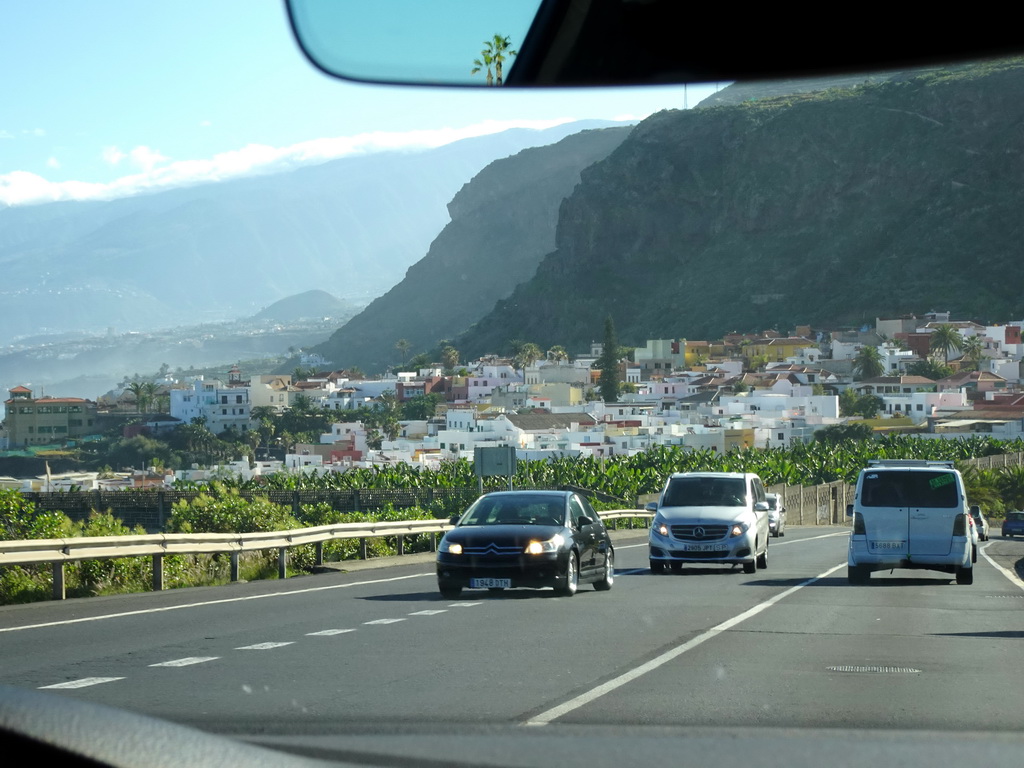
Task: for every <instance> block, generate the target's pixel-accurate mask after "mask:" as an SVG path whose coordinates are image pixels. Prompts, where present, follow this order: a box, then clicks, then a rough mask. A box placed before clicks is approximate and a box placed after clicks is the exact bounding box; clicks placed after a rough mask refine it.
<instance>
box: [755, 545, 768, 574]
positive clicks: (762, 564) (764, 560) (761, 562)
mask: <svg viewBox="0 0 1024 768" xmlns="http://www.w3.org/2000/svg"><path fill="white" fill-rule="evenodd" d="M757 567H758V568H760V569H761V570H764V569H765V568H767V567H768V542H767V541H765V543H764V552H762V553H761V554H760V555H758V556H757Z"/></svg>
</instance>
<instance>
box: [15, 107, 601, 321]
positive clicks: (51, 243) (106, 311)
mask: <svg viewBox="0 0 1024 768" xmlns="http://www.w3.org/2000/svg"><path fill="white" fill-rule="evenodd" d="M600 124H601V125H607V124H608V123H600ZM589 127H594V124H593V123H591V122H581V123H575V124H572V123H570V124H565V125H562V126H558V127H556V128H551V129H547V130H542V131H536V130H527V129H515V130H510V131H505V132H502V133H498V134H493V135H490V136H483V137H479V138H473V139H465V140H463V141H458V142H454V143H452V144H449V145H446V146H443V147H439V148H437V149H432V150H426V151H419V152H381V153H376V154H370V155H363V156H358V157H348V158H343V159H339V160H334V161H330V162H327V163H323V164H322V165H317V166H310V167H303V168H299V169H295V170H292V171H289V172H286V173H277V174H273V175H264V176H255V177H249V178H244V179H236V180H233V181H227V182H220V183H211V184H203V185H198V186H192V187H187V188H180V189H173V190H168V191H163V192H159V193H153V194H146V195H137V196H134V197H127V198H121V199H117V200H111V201H108V202H62V203H51V204H43V205H32V206H23V207H7V208H0V269H2V270H3V275H4V278H3V281H2V284H0V338H3V339H8V340H9V339H12V338H17V337H19V336H25V335H30V334H40V333H59V332H62V331H69V330H71V331H76V332H83V331H84V332H97V331H98V332H106V331H107V329H108V328H112V327H113V328H116V329H117V330H119V331H120V330H126V329H131V330H152V329H159V328H168V327H172V326H176V325H194V324H196V323H199V322H211V321H217V322H219V321H224V320H235V319H237V318H240V317H246V316H249V315H252V314H253V313H255V312H257V311H258V310H259V309H260V308H261V307H265V306H267V305H268V304H270V303H272V302H274V301H277V300H279V299H281V298H284V297H286V296H290V295H294V294H297V293H301V292H303V291H307V290H310V289H313V288H318V289H323V290H326V291H329V292H330V293H332V294H334V295H336V296H339V297H343V298H346V299H349V300H353V301H359V302H361V303H365V302H367V301H369V300H370V299H372V298H373V297H375V296H378V295H380V294H381V293H383V292H384V291H386V290H387V289H389V288H390V287H391V286H393V285H394V284H395V283H396V282H398V281H399V280H400V279H401V278H402V275H403V274H404V273H405V270H406V269H407V268H408V267H409V265H410V264H412V263H414V262H415V261H416V260H417V259H419V258H421V257H422V256H423V254H424V253H426V251H427V248H428V247H429V245H430V241H431V240H433V239H434V238H435V237H436V236H437V233H438V232H440V231H441V229H442V228H443V227H444V225H445V224H447V223H448V213H447V211H446V209H445V205H446V204H447V203H448V202H449V201H450V200H451V199H452V197H453V196H454V195H455V194H456V192H458V190H459V189H460V187H461V186H462V185H463V184H465V183H466V181H467V180H468V179H470V178H471V177H472V176H473V175H474V174H476V173H478V172H479V171H480V169H481V168H483V167H484V166H486V165H487V164H488V163H490V162H492V161H493V160H496V159H498V158H501V157H506V156H508V155H511V154H514V153H515V152H518V151H519V150H521V149H523V148H525V147H532V146H537V145H544V144H550V143H553V142H556V141H558V140H560V139H561V138H563V137H564V136H567V135H569V134H571V133H575V132H577V131H580V130H583V129H584V128H589ZM367 265H372V269H371V268H367Z"/></svg>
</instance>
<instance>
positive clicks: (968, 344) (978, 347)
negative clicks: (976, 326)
mask: <svg viewBox="0 0 1024 768" xmlns="http://www.w3.org/2000/svg"><path fill="white" fill-rule="evenodd" d="M961 351H962V352H963V353H964V360H967V361H968V362H969V363H970V364H971V367H972V368H973V369H974V370H975V371H976V370H978V368H979V366H980V364H981V358H982V356H983V354H984V351H985V343H984V342H983V341H982V340H981V336H968V337H966V338H965V339H964V342H963V346H962V348H961Z"/></svg>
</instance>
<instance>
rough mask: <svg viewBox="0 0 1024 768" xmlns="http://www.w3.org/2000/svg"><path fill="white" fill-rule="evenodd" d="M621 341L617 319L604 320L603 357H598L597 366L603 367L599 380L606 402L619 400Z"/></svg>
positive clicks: (603, 398) (608, 318) (599, 387)
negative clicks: (616, 333)
mask: <svg viewBox="0 0 1024 768" xmlns="http://www.w3.org/2000/svg"><path fill="white" fill-rule="evenodd" d="M618 354H619V341H618V339H617V338H616V337H615V321H614V320H612V316H611V315H608V317H606V318H605V320H604V349H602V350H601V357H599V358H598V359H597V367H598V368H600V369H601V378H600V380H599V382H598V385H597V386H598V389H599V390H600V391H601V399H602V400H604V401H605V402H606V403H616V402H618V400H619V360H618Z"/></svg>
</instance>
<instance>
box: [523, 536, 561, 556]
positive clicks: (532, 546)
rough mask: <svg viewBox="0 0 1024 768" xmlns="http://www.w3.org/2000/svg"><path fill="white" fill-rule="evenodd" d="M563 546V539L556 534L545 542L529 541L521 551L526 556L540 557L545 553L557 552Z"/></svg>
mask: <svg viewBox="0 0 1024 768" xmlns="http://www.w3.org/2000/svg"><path fill="white" fill-rule="evenodd" d="M563 544H565V537H564V536H562V534H560V533H556V534H555V535H554V536H552V537H551V538H550V539H548V540H547V541H531V542H530V543H529V544H527V545H526V549H525V550H523V551H524V552H525V553H526V554H528V555H541V554H543V553H545V552H557V551H558V550H560V549H561V548H562V545H563Z"/></svg>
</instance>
